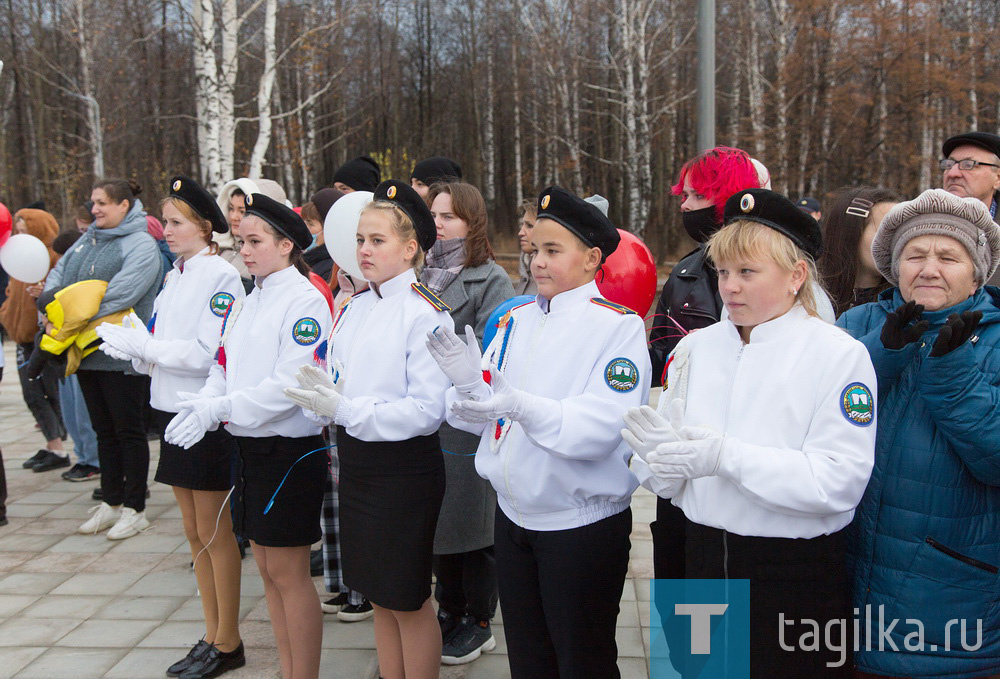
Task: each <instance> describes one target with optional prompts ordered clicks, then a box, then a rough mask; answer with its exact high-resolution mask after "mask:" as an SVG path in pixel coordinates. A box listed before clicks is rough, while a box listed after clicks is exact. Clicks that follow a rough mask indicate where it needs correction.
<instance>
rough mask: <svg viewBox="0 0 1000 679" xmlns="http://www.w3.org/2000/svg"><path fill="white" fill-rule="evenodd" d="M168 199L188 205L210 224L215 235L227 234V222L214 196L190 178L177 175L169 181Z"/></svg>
mask: <svg viewBox="0 0 1000 679" xmlns="http://www.w3.org/2000/svg"><path fill="white" fill-rule="evenodd" d="M170 197H171V198H176V199H178V200H182V201H184V202H185V203H187V204H188V205H190V206H191V209H192V210H194V211H195V212H196V213H197V214H198V216H199V217H201V218H202V219H205V220H208V222H209V223H211V225H212V231H215V232H216V233H227V232H228V231H229V222H227V221H226V218H225V217H224V216H223V214H222V210H220V209H219V204H218V203H217V202H216V200H215V196H213V195H212V194H210V193H209V192H208V191H206V190H205V188H204V187H203V186H202V185H201V184H199V183H198V182H196V181H195V180H193V179H191V178H190V177H185V176H183V175H177V176H176V177H174V178H173V179H171V180H170Z"/></svg>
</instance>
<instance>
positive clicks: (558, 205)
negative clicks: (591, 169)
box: [537, 186, 621, 259]
mask: <svg viewBox="0 0 1000 679" xmlns="http://www.w3.org/2000/svg"><path fill="white" fill-rule="evenodd" d="M542 217H545V218H547V219H551V220H553V221H556V222H559V223H560V224H562V225H563V226H565V227H566V228H567V229H569V230H570V231H572V232H573V234H574V235H575V236H576V237H577V238H579V239H580V240H582V241H583V242H584V243H585V244H586V245H587V246H588V247H592V248H600V249H601V257H602V258H603V259H607V257H608V255H610V254H611V253H612V252H614V251H615V250H617V249H618V243H619V242H620V241H621V235H619V233H618V229H616V228H615V225H614V224H612V223H611V220H610V219H608V217H607V215H605V214H604V213H603V212H601V211H600V209H599V208H598V207H597V206H596V205H594V204H593V203H588V202H587V201H585V200H584V199H583V198H580V197H579V196H577V195H575V194H573V193H570V192H569V191H567V190H566V189H564V188H561V187H559V186H550V187H549V188H547V189H545V190H544V191H542V192H541V193H540V194H539V195H538V217H537V218H538V219H541V218H542Z"/></svg>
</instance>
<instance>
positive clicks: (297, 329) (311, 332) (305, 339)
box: [292, 316, 319, 347]
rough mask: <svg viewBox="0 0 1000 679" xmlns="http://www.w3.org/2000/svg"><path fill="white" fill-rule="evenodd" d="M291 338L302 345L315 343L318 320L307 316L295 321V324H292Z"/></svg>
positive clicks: (317, 335)
mask: <svg viewBox="0 0 1000 679" xmlns="http://www.w3.org/2000/svg"><path fill="white" fill-rule="evenodd" d="M292 339H293V340H295V343H296V344H301V345H302V346H304V347H305V346H309V345H310V344H315V343H316V340H318V339H319V321H317V320H316V319H315V318H309V317H308V316H307V317H306V318H300V319H299V320H297V321H295V325H294V326H292Z"/></svg>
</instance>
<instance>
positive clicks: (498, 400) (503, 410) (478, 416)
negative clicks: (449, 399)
mask: <svg viewBox="0 0 1000 679" xmlns="http://www.w3.org/2000/svg"><path fill="white" fill-rule="evenodd" d="M490 386H492V387H493V394H492V395H491V396H490V397H489V398H486V399H485V400H482V401H473V400H472V399H468V400H465V401H458V402H456V403H453V404H452V406H451V411H452V412H453V413H455V415H457V416H458V417H459V418H460V419H463V420H465V421H466V422H472V423H480V422H496V421H497V420H511V421H513V422H521V423H522V424H523V423H524V420H525V419H527V418H528V417H530V415H531V412H532V409H531V401H532V400H533V398H534V397H533V396H532V395H531V394H529V393H527V392H525V391H521V390H520V389H515V388H513V387H512V386H510V382H508V381H507V378H505V377H504V376H503V373H502V372H500V371H499V370H497V368H496V366H491V367H490Z"/></svg>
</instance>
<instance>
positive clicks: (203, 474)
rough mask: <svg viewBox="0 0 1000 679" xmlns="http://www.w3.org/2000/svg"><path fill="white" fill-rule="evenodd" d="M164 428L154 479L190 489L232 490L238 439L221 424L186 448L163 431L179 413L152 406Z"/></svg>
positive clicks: (155, 417) (154, 419) (157, 424)
mask: <svg viewBox="0 0 1000 679" xmlns="http://www.w3.org/2000/svg"><path fill="white" fill-rule="evenodd" d="M152 413H153V422H154V423H155V425H156V430H157V431H158V432H160V462H159V464H157V465H156V476H155V477H154V480H155V481H157V482H159V483H165V484H166V485H168V486H176V487H178V488H187V489H189V490H229V489H230V488H231V487H232V485H233V459H234V458H235V456H236V440H235V439H234V438H233V437H232V435H231V434H230V433H229V432H228V431H226V430H225V429H223V428H222V425H219V428H218V429H216V430H215V431H210V432H208V433H206V434H205V438H203V439H202V440H200V441H198V443H196V444H194V446H192V447H191V448H188V449H187V450H184V449H183V448H180V447H178V446H175V445H173V444H172V443H167V442H166V441H165V440H164V439H163V431H164V429H166V427H167V425H168V424H170V420H172V419H173V418H174V417H175V416H176V415H177V413H168V412H164V411H162V410H156V409H155V408H154V409H152Z"/></svg>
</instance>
